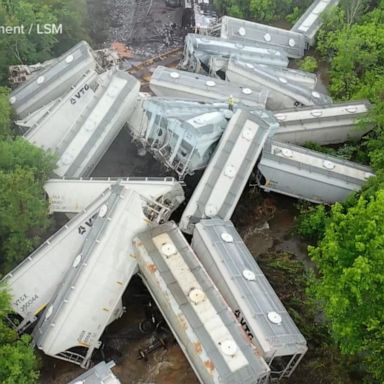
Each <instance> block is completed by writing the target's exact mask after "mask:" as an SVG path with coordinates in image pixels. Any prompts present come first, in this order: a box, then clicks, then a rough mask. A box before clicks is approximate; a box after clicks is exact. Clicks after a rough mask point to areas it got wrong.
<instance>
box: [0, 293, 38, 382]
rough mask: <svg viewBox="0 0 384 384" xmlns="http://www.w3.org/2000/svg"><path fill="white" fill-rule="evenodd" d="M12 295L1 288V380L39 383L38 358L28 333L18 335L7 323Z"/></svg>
mask: <svg viewBox="0 0 384 384" xmlns="http://www.w3.org/2000/svg"><path fill="white" fill-rule="evenodd" d="M9 303H10V297H9V295H8V294H7V292H6V291H5V290H4V289H1V290H0V382H1V383H2V384H16V383H17V384H34V383H37V381H38V377H39V373H38V366H39V363H38V360H37V357H36V356H35V354H34V351H33V349H32V347H31V346H30V341H31V338H30V336H28V335H23V336H21V337H18V335H17V333H16V332H15V330H14V329H11V328H10V327H8V326H7V325H6V324H7V323H6V316H7V315H8V314H9V313H10V312H11V308H10V304H9Z"/></svg>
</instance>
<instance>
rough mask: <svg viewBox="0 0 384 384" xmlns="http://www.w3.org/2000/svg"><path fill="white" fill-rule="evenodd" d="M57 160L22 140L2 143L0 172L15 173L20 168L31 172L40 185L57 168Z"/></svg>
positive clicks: (0, 142) (0, 146)
mask: <svg viewBox="0 0 384 384" xmlns="http://www.w3.org/2000/svg"><path fill="white" fill-rule="evenodd" d="M55 163H56V158H55V157H54V156H53V155H51V154H49V153H47V152H44V151H43V150H41V149H40V148H37V147H35V146H34V145H32V144H30V143H29V142H28V141H26V140H24V139H22V138H16V139H15V140H13V141H0V170H1V171H3V172H12V171H15V170H16V169H17V168H18V167H20V168H22V169H24V170H28V171H31V173H32V175H33V177H34V180H36V181H37V182H38V183H39V184H40V185H42V184H43V183H44V181H45V180H47V179H48V176H49V174H50V173H51V172H52V170H53V169H54V167H55Z"/></svg>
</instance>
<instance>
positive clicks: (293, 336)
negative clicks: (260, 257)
mask: <svg viewBox="0 0 384 384" xmlns="http://www.w3.org/2000/svg"><path fill="white" fill-rule="evenodd" d="M192 248H193V250H194V251H195V253H196V254H197V256H198V257H199V260H200V262H201V263H202V264H203V266H204V267H205V269H206V270H207V272H208V274H209V276H210V277H211V278H212V280H213V282H214V283H215V284H216V286H217V288H218V289H219V291H220V293H221V294H222V295H223V297H224V299H225V301H226V302H227V303H228V305H229V306H230V308H231V309H232V310H233V312H234V313H235V314H236V316H237V318H238V320H239V321H240V323H241V324H242V325H243V328H244V329H245V330H246V332H247V333H248V336H249V337H250V339H251V340H252V342H253V343H254V344H255V345H256V346H257V347H258V348H260V349H261V351H262V355H263V356H264V358H265V360H266V361H267V363H268V364H269V366H270V367H271V375H272V377H273V378H278V379H281V378H283V377H289V376H290V375H291V374H292V372H293V371H294V370H295V368H296V367H297V365H298V363H299V362H300V360H301V358H302V357H303V356H304V354H305V352H306V351H307V345H306V341H305V339H304V337H303V335H302V334H301V333H300V331H299V330H298V328H297V327H296V325H295V323H294V322H293V320H292V318H291V317H290V315H289V314H288V312H287V310H286V309H285V308H284V306H283V304H282V303H281V301H280V299H279V298H278V297H277V295H276V293H275V291H274V290H273V288H272V287H271V285H270V284H269V282H268V280H267V278H266V277H265V275H264V274H263V272H262V271H261V269H260V268H259V266H258V265H257V263H256V261H255V259H254V258H253V256H252V255H251V253H250V252H249V250H248V249H247V247H246V245H245V244H244V242H243V240H242V239H241V237H240V235H239V234H238V233H237V231H236V229H235V227H234V226H233V224H232V223H231V222H230V221H224V220H221V219H215V218H214V219H210V220H202V221H201V222H200V223H198V224H196V226H195V230H194V232H193V239H192Z"/></svg>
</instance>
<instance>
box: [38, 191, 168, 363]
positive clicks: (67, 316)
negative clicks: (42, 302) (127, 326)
mask: <svg viewBox="0 0 384 384" xmlns="http://www.w3.org/2000/svg"><path fill="white" fill-rule="evenodd" d="M164 208H165V207H162V206H160V205H159V204H156V203H151V202H148V201H146V199H144V198H142V197H140V195H138V194H137V193H136V192H133V191H130V190H128V189H126V188H125V187H123V186H121V185H115V186H114V187H113V190H112V193H111V195H110V197H109V199H108V201H107V202H106V203H105V204H104V205H103V206H102V207H101V208H100V210H99V212H98V216H97V218H96V220H95V221H94V223H93V226H92V229H91V231H90V232H89V234H88V236H87V238H86V240H85V243H84V246H83V248H82V249H81V251H80V253H79V254H78V255H77V256H76V258H75V260H74V261H73V263H72V265H71V267H70V270H69V271H68V272H67V274H66V276H65V279H64V280H63V282H62V284H61V286H60V287H59V289H58V290H57V291H56V293H55V295H54V298H53V300H51V302H50V303H49V304H48V305H47V308H46V310H45V311H44V313H43V314H42V316H41V318H40V320H39V322H38V324H37V326H36V327H35V329H34V332H33V340H34V344H35V345H36V346H37V347H38V348H39V349H41V350H42V351H43V352H44V353H45V354H47V355H49V356H52V357H55V358H58V359H62V360H66V361H69V362H72V363H75V364H79V365H80V366H82V367H88V366H89V364H90V361H91V357H92V353H93V351H94V350H95V349H96V348H99V346H100V337H101V335H102V333H103V332H104V329H105V328H106V326H107V325H108V324H110V323H111V322H112V321H114V320H115V319H116V318H118V317H120V316H121V314H122V306H121V297H122V295H123V293H124V291H125V289H126V287H127V285H128V283H129V281H130V279H131V278H132V276H133V274H135V273H136V272H137V263H136V259H135V258H134V255H133V248H132V247H133V246H132V239H133V237H134V236H135V235H136V234H137V233H139V232H142V231H144V230H146V229H148V228H149V227H150V226H151V225H155V224H158V223H161V222H163V221H165V220H167V219H168V218H169V216H168V213H169V212H168V211H167V210H166V209H164Z"/></svg>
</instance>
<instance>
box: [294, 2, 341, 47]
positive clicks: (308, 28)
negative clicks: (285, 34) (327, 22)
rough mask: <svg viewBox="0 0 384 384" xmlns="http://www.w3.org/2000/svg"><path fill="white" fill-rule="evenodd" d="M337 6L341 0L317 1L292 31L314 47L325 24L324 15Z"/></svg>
mask: <svg viewBox="0 0 384 384" xmlns="http://www.w3.org/2000/svg"><path fill="white" fill-rule="evenodd" d="M337 4H339V0H315V1H314V2H313V3H312V5H311V6H310V7H309V8H308V9H307V10H306V11H305V12H304V14H303V15H302V16H301V17H300V19H299V20H297V22H296V23H295V25H294V26H293V27H292V28H291V31H292V32H297V33H301V34H303V35H304V36H305V38H306V41H307V43H308V44H309V45H314V44H315V37H316V33H317V32H318V30H319V29H320V27H321V25H322V24H323V20H322V14H323V13H324V12H326V11H328V10H329V9H330V8H331V7H335V6H337Z"/></svg>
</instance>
